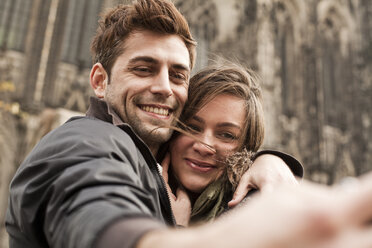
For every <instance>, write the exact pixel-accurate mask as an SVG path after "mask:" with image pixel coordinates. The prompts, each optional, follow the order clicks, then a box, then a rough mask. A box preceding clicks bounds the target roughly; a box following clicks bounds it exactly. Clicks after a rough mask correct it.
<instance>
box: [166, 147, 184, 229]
mask: <svg viewBox="0 0 372 248" xmlns="http://www.w3.org/2000/svg"><path fill="white" fill-rule="evenodd" d="M169 164H170V155H169V153H167V155H166V156H165V158H164V160H163V162H162V163H161V165H162V168H163V169H162V175H163V178H164V181H165V185H166V187H167V191H168V194H169V199H170V202H171V206H172V210H173V214H174V217H175V218H176V223H177V225H181V226H187V225H188V224H189V220H190V215H191V201H190V198H189V196H188V195H187V192H186V191H185V189H184V188H183V187H181V186H180V187H178V188H177V192H176V195H175V194H173V192H172V189H171V188H170V186H169V184H168V169H169Z"/></svg>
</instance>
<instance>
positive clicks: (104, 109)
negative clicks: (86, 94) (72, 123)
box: [86, 97, 124, 126]
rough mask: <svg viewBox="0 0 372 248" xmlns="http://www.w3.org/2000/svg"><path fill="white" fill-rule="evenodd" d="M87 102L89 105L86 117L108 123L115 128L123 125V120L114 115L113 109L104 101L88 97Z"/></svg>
mask: <svg viewBox="0 0 372 248" xmlns="http://www.w3.org/2000/svg"><path fill="white" fill-rule="evenodd" d="M89 101H90V105H89V108H88V111H87V112H86V115H87V116H90V117H95V118H97V119H100V120H102V121H106V122H110V123H111V124H114V125H115V126H121V125H123V124H124V122H123V120H122V119H121V118H120V117H119V116H118V115H117V114H116V112H115V111H114V110H113V108H112V107H111V106H110V105H108V104H107V103H106V101H104V100H102V99H99V98H96V97H90V99H89Z"/></svg>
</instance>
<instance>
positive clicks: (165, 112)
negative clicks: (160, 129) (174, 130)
mask: <svg viewBox="0 0 372 248" xmlns="http://www.w3.org/2000/svg"><path fill="white" fill-rule="evenodd" d="M141 109H142V110H144V111H146V112H151V113H154V114H158V115H164V116H168V114H169V111H168V109H163V108H157V107H150V106H142V107H141Z"/></svg>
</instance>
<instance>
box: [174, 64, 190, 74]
mask: <svg viewBox="0 0 372 248" xmlns="http://www.w3.org/2000/svg"><path fill="white" fill-rule="evenodd" d="M172 68H174V69H176V70H182V71H187V72H189V71H190V68H189V67H188V66H186V65H183V64H174V65H172Z"/></svg>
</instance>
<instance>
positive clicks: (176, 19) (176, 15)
mask: <svg viewBox="0 0 372 248" xmlns="http://www.w3.org/2000/svg"><path fill="white" fill-rule="evenodd" d="M140 30H149V31H153V32H156V33H160V34H175V35H178V36H180V37H181V39H182V40H183V41H184V42H185V45H186V47H187V50H188V51H189V55H190V69H192V68H193V66H194V62H195V56H196V51H195V46H196V42H195V40H194V39H193V38H192V36H191V33H190V29H189V26H188V23H187V21H186V19H185V18H184V17H183V15H182V14H181V13H180V12H179V11H178V10H177V9H176V7H175V6H174V4H173V3H172V2H170V1H168V0H137V1H135V2H134V3H133V4H132V5H118V6H117V7H115V8H113V9H110V10H109V11H108V12H107V13H105V14H104V15H103V16H102V17H101V19H100V21H99V27H98V29H97V32H96V35H95V36H94V38H93V41H92V44H91V52H92V57H93V63H98V62H99V63H101V64H102V66H103V67H104V68H105V70H106V71H107V73H108V75H110V72H111V68H112V66H113V64H114V62H115V60H116V59H117V57H118V56H120V54H122V53H123V49H124V45H123V43H124V42H125V39H126V38H127V37H128V35H129V34H130V33H132V32H133V31H140Z"/></svg>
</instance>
